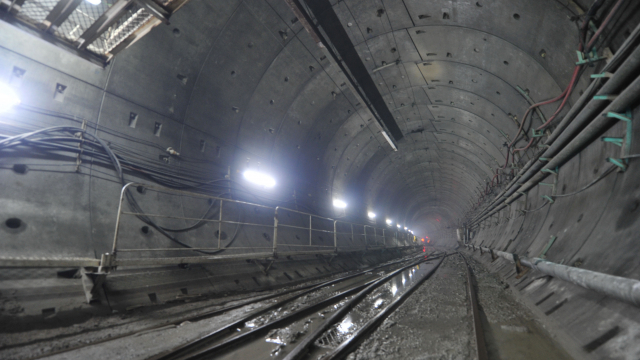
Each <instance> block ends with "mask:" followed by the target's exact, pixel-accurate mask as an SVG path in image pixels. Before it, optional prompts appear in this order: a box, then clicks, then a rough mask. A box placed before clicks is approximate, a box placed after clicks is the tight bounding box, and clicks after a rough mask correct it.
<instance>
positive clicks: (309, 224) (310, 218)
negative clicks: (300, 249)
mask: <svg viewBox="0 0 640 360" xmlns="http://www.w3.org/2000/svg"><path fill="white" fill-rule="evenodd" d="M311 236H312V235H311V215H309V246H311Z"/></svg>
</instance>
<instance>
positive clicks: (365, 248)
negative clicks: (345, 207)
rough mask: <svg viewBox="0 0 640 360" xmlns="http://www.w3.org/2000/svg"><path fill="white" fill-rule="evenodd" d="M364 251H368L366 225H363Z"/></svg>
mask: <svg viewBox="0 0 640 360" xmlns="http://www.w3.org/2000/svg"><path fill="white" fill-rule="evenodd" d="M363 229H364V250H365V251H369V242H368V241H367V225H364V227H363Z"/></svg>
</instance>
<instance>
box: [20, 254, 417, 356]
mask: <svg viewBox="0 0 640 360" xmlns="http://www.w3.org/2000/svg"><path fill="white" fill-rule="evenodd" d="M407 261H410V260H408V259H407V258H403V259H399V260H395V261H391V262H388V263H385V264H382V265H378V266H375V267H372V268H368V269H365V270H361V271H357V272H354V273H351V274H348V275H344V276H340V277H338V278H334V279H330V280H324V281H321V282H316V283H312V284H308V285H304V286H298V287H294V288H290V289H287V290H284V291H280V292H273V293H271V294H268V295H264V296H257V297H256V296H252V297H249V298H246V299H244V300H243V299H239V300H237V301H234V304H232V305H228V306H222V307H221V306H219V305H209V306H208V307H209V308H214V309H212V310H207V309H206V307H204V311H202V310H203V308H198V309H192V310H190V311H187V312H185V314H184V315H182V316H173V317H172V318H171V319H170V320H168V321H165V322H161V323H159V324H155V325H152V326H146V327H142V328H140V329H136V330H133V331H126V332H124V333H122V334H118V335H115V336H109V337H108V338H102V339H98V340H95V341H85V342H84V343H83V344H80V345H76V346H70V347H67V348H65V349H62V350H56V351H49V352H46V353H44V354H40V355H38V356H35V357H30V358H28V359H29V360H36V359H44V358H49V357H52V356H55V355H60V354H65V353H69V352H72V351H75V350H79V349H83V348H87V347H91V346H95V345H100V344H104V343H107V342H111V341H116V340H119V339H124V338H130V337H135V336H139V335H140V334H144V333H148V332H153V331H161V330H163V329H167V328H171V327H175V326H179V325H180V324H183V323H189V322H196V321H201V320H205V319H208V318H213V317H216V316H218V315H221V314H224V313H227V312H229V311H232V310H235V309H241V308H243V307H247V306H251V305H254V304H257V303H264V302H268V301H277V302H276V303H275V304H274V305H270V306H268V307H266V308H260V309H258V311H257V313H262V312H267V311H269V310H271V309H272V308H274V307H275V306H278V304H280V306H282V305H284V304H286V303H289V302H292V301H295V300H296V299H298V298H300V297H303V296H305V295H308V294H311V293H314V292H318V291H320V290H322V289H326V288H328V287H335V286H336V285H339V284H341V283H348V282H349V281H354V280H356V279H357V278H359V277H367V276H369V277H370V276H371V274H372V272H374V271H379V270H382V269H385V268H388V267H393V266H396V265H398V264H402V263H404V262H407ZM276 299H277V300H276ZM194 312H196V314H194ZM126 325H131V324H130V323H126ZM75 335H77V334H69V335H68V337H71V336H75ZM62 338H64V337H62ZM60 340H61V338H60V337H59V338H56V339H55V341H60ZM46 341H47V339H43V340H42V341H41V342H46Z"/></svg>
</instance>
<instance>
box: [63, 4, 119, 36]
mask: <svg viewBox="0 0 640 360" xmlns="http://www.w3.org/2000/svg"><path fill="white" fill-rule="evenodd" d="M114 2H115V0H103V1H102V2H101V3H100V4H99V5H92V4H90V3H88V2H87V1H83V2H82V3H81V4H80V5H79V6H78V8H77V9H75V10H74V11H73V12H72V13H71V15H69V18H67V20H65V21H64V22H63V23H62V25H60V27H59V28H58V29H57V30H56V36H58V37H60V38H63V39H66V40H69V41H71V42H75V41H76V40H78V38H79V37H80V35H82V34H83V33H84V32H85V30H87V29H88V28H89V27H90V26H91V24H93V23H94V22H95V21H96V20H97V19H98V18H99V17H100V16H102V14H103V13H104V12H105V11H107V9H109V7H110V6H111V5H113V3H114Z"/></svg>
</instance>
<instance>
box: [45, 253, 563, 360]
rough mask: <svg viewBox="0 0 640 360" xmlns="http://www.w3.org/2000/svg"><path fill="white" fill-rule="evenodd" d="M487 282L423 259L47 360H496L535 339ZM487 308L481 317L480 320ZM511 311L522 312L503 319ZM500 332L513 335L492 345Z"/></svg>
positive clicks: (438, 258) (460, 262)
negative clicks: (499, 303) (103, 358)
mask: <svg viewBox="0 0 640 360" xmlns="http://www.w3.org/2000/svg"><path fill="white" fill-rule="evenodd" d="M445 259H446V261H445ZM441 264H444V265H443V266H441ZM471 265H473V266H471ZM473 269H475V271H476V272H477V274H478V276H479V278H478V280H477V281H476V280H475V279H474V274H473V272H474V270H473ZM432 275H436V276H434V277H433V279H432V280H429V279H430V278H431V277H432ZM487 276H488V275H487V273H486V272H484V271H483V270H482V269H481V268H478V266H477V264H476V263H475V262H472V260H471V259H469V260H468V259H467V258H465V256H463V255H462V254H460V253H458V252H452V253H439V254H436V253H430V254H428V255H427V254H420V255H419V256H414V257H407V258H404V259H401V260H398V261H394V262H391V263H387V264H384V265H381V266H378V267H375V268H370V269H367V270H364V271H359V272H356V273H352V274H348V275H346V276H341V277H339V278H334V279H330V280H326V281H322V282H319V283H315V284H309V285H305V286H304V287H299V288H296V289H288V290H286V291H284V292H282V293H279V294H269V295H266V296H262V297H260V298H254V299H249V300H246V301H241V302H239V303H237V304H234V305H231V306H227V307H223V308H220V309H214V310H211V311H205V312H204V313H200V314H197V315H192V316H191V317H184V318H181V320H185V319H187V318H188V319H194V321H195V319H198V320H200V321H199V322H198V323H193V324H192V326H193V327H192V328H190V329H187V328H184V327H182V326H177V327H175V328H173V329H166V328H163V327H155V328H154V329H153V330H151V331H149V330H143V331H137V332H135V333H132V334H125V335H126V336H124V335H123V336H122V337H121V339H120V340H118V339H110V341H111V340H113V343H110V344H102V345H100V346H98V345H99V344H87V346H85V347H84V348H80V349H79V351H77V352H65V353H58V354H57V356H52V357H51V359H52V360H54V359H55V360H59V359H69V358H82V357H93V356H95V355H97V354H103V353H109V354H113V355H116V356H117V357H122V358H124V359H140V358H144V359H148V360H187V359H189V360H195V359H223V360H227V359H284V360H302V359H319V360H329V359H348V360H356V359H358V360H359V359H363V358H364V359H387V358H389V359H392V358H393V359H418V358H420V359H430V358H443V359H444V358H451V357H453V358H473V359H478V360H486V359H489V358H496V357H497V358H503V357H502V356H500V354H499V353H500V351H503V350H501V349H498V348H499V347H500V346H504V344H505V343H509V341H511V340H509V339H510V338H509V336H511V338H514V337H517V338H518V341H525V342H526V341H530V340H528V339H531V338H536V337H538V338H539V336H538V335H539V334H537V333H536V330H535V329H534V328H533V327H530V328H529V329H533V331H526V329H525V326H530V325H528V324H524V323H522V324H520V325H518V324H515V323H513V322H511V323H508V324H507V323H505V322H503V321H507V320H508V318H509V317H510V316H512V315H506V316H505V315H500V313H502V309H500V308H499V307H498V308H496V307H495V304H496V303H495V301H494V299H495V298H491V297H492V296H495V295H492V294H494V293H495V291H496V290H495V289H496V288H497V287H496V286H495V285H494V284H493V283H488V282H487V281H488V279H489V278H488V277H487ZM478 282H480V284H478ZM498 288H499V287H498ZM487 296H489V298H488V297H487ZM478 298H480V300H481V301H482V304H483V308H480V306H479V304H478ZM487 301H488V302H487ZM249 305H254V306H253V307H252V306H249ZM492 306H493V308H491V307H492ZM487 307H489V312H488V313H485V312H484V310H481V309H486V308H487ZM233 309H237V311H235V312H233V311H232V310H233ZM505 310H507V309H505ZM227 311H228V312H230V313H229V314H226V313H225V312H227ZM481 311H482V312H481ZM496 311H498V313H496ZM513 311H516V312H518V311H519V310H516V309H515V307H514V308H513V310H512V311H507V313H512V314H515V313H514V312H513ZM223 314H224V315H223ZM496 314H498V317H501V318H502V319H498V320H499V322H496V321H495V319H496ZM218 315H220V316H218ZM523 316H525V317H526V315H523ZM492 317H493V319H494V320H490V319H491V318H492ZM203 320H204V321H203ZM487 321H489V322H487ZM175 322H176V323H177V321H175ZM522 325H525V326H522ZM393 326H395V327H393ZM487 327H490V328H487ZM208 328H209V329H211V330H207V329H208ZM501 329H506V330H507V331H511V333H512V334H511V335H506V336H505V335H504V334H503V335H501V336H503V337H502V338H496V334H497V333H500V331H501ZM513 331H517V332H516V333H513ZM138 339H140V340H138ZM534 340H535V339H534ZM535 341H538V343H539V344H542V345H543V346H547V345H545V343H544V342H540V341H539V339H538V340H535ZM500 342H502V345H501V344H499V343H500ZM169 344H172V345H169ZM547 344H548V343H547ZM399 346H401V347H402V350H400V347H399ZM163 349H164V350H163ZM72 350H73V349H72ZM72 350H71V351H72ZM549 350H550V351H556V350H553V348H552V347H550V348H549ZM114 351H116V352H115V353H114ZM129 351H133V352H131V353H130V352H129ZM556 352H557V351H556ZM123 354H126V356H124V357H123V356H121V355H123ZM425 356H426V357H425ZM534 358H535V357H531V359H534ZM552 358H553V359H566V357H553V356H552V357H551V358H550V359H552ZM527 359H528V358H527Z"/></svg>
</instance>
